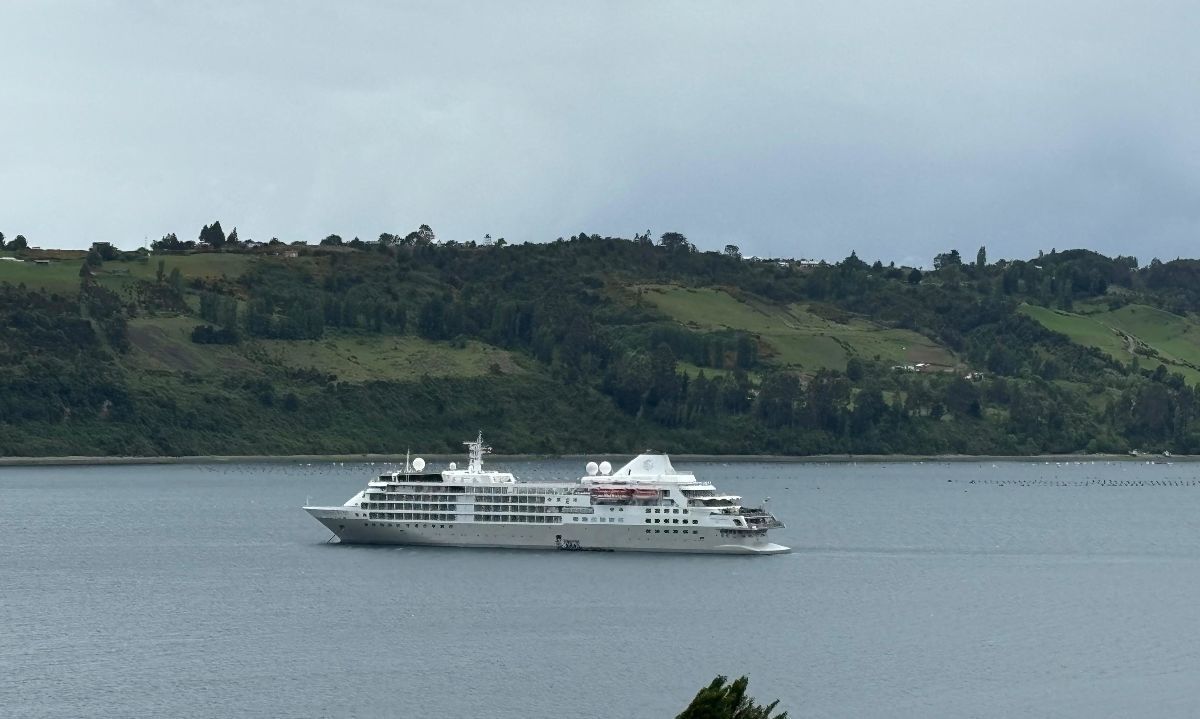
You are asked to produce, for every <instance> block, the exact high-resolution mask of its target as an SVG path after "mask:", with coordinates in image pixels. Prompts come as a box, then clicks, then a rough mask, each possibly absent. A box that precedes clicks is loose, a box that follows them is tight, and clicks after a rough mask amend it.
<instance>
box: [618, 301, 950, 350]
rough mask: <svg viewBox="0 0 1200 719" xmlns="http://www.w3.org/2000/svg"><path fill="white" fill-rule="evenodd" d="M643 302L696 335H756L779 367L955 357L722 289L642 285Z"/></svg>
mask: <svg viewBox="0 0 1200 719" xmlns="http://www.w3.org/2000/svg"><path fill="white" fill-rule="evenodd" d="M638 289H639V290H641V297H642V299H643V300H645V301H648V302H650V303H651V304H653V305H654V306H655V307H657V308H658V309H660V310H661V311H663V312H664V313H666V314H667V315H669V316H671V317H672V318H673V319H675V320H677V321H679V322H681V323H683V324H684V325H687V326H688V327H691V328H693V329H697V330H721V329H734V330H742V331H744V332H750V333H752V334H755V335H757V336H758V337H759V338H760V339H761V340H762V341H763V342H764V343H765V344H766V345H767V346H768V347H769V348H770V350H771V352H772V353H773V355H772V357H773V359H774V360H775V361H776V362H777V363H779V364H782V365H786V366H793V367H800V368H803V369H807V370H816V369H820V368H826V367H829V368H836V369H843V368H845V366H846V361H847V360H848V359H849V358H850V357H853V356H859V357H864V358H874V357H876V356H878V357H880V358H882V359H884V360H886V361H889V362H894V363H896V364H903V363H915V362H929V363H932V364H941V365H947V366H953V365H955V364H957V360H956V359H955V358H954V356H953V355H952V354H951V353H950V352H949V351H948V350H946V349H945V348H943V347H941V346H939V345H938V344H936V343H935V342H933V341H932V340H930V339H929V338H927V337H923V336H921V335H919V334H917V333H916V332H911V331H908V330H901V329H891V328H886V327H882V326H880V325H877V324H875V323H873V322H870V321H868V320H865V319H863V318H860V317H854V316H845V317H839V318H838V320H833V319H826V318H824V317H822V316H820V315H818V314H817V313H816V312H814V311H813V310H814V308H812V307H810V306H807V305H790V306H787V307H784V306H780V305H774V304H770V303H767V302H763V301H760V300H755V299H747V300H742V299H739V298H737V297H734V296H733V295H731V294H729V293H728V292H726V291H724V290H721V289H714V288H701V289H689V288H683V287H675V286H665V285H646V286H642V287H639V288H638Z"/></svg>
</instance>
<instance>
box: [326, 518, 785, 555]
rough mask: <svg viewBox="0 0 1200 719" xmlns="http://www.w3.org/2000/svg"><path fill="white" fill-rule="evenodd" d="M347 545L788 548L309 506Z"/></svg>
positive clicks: (611, 528)
mask: <svg viewBox="0 0 1200 719" xmlns="http://www.w3.org/2000/svg"><path fill="white" fill-rule="evenodd" d="M304 509H305V511H307V512H308V513H309V514H311V515H312V516H313V517H314V518H315V519H316V520H318V521H319V522H321V524H323V525H325V526H326V527H327V528H328V529H329V531H331V532H333V534H334V535H335V536H337V538H338V540H339V541H341V542H342V543H345V544H382V545H421V546H440V547H492V548H503V549H542V550H559V551H593V552H614V551H619V552H683V553H692V554H782V553H785V552H789V551H791V550H790V549H789V548H788V547H785V546H783V545H780V544H775V543H773V542H769V541H767V540H766V538H765V537H763V536H745V537H742V536H732V535H733V534H734V533H732V532H722V530H720V529H718V528H714V527H699V528H697V527H689V528H688V531H687V532H686V533H684V532H682V531H681V530H679V529H661V528H657V529H656V528H649V529H650V531H646V530H647V529H648V528H647V527H644V526H641V525H636V524H635V525H628V524H618V525H570V524H544V525H537V524H526V523H503V522H494V523H493V522H426V521H421V522H404V521H394V520H384V521H380V520H372V519H368V518H365V517H364V516H362V513H361V512H357V511H355V510H354V509H353V508H349V507H344V506H343V507H305V508H304Z"/></svg>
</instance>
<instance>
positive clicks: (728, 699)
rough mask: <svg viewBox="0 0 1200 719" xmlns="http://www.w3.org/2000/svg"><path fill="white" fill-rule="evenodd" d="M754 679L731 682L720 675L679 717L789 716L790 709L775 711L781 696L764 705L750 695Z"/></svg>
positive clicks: (749, 718)
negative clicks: (777, 712) (749, 691)
mask: <svg viewBox="0 0 1200 719" xmlns="http://www.w3.org/2000/svg"><path fill="white" fill-rule="evenodd" d="M749 683H750V680H749V679H747V678H746V677H744V676H743V677H739V678H738V679H735V680H734V681H733V683H729V679H728V677H724V676H718V677H717V678H716V679H713V680H712V683H710V684H709V685H708V686H706V687H704V688H703V689H701V690H700V691H699V692H697V693H696V698H695V699H692V703H691V704H688V706H687V708H686V709H684V710H683V711H682V712H680V714H679V715H678V716H677V717H675V719H787V712H780V713H779V714H772V712H774V711H775V707H776V706H778V705H779V700H778V699H776V700H775V701H773V702H771V703H770V704H766V705H760V704H758V703H757V702H755V701H754V700H753V699H751V698H750V697H748V696H746V686H747V685H748V684H749Z"/></svg>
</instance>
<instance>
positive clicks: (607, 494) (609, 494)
mask: <svg viewBox="0 0 1200 719" xmlns="http://www.w3.org/2000/svg"><path fill="white" fill-rule="evenodd" d="M633 492H634V490H632V489H629V488H627V487H595V488H593V489H592V496H593V497H597V498H600V499H625V498H626V497H630V496H632V495H633Z"/></svg>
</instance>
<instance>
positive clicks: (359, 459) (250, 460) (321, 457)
mask: <svg viewBox="0 0 1200 719" xmlns="http://www.w3.org/2000/svg"><path fill="white" fill-rule="evenodd" d="M413 456H414V457H415V456H417V455H413ZM420 456H421V457H422V458H424V459H425V460H426V461H428V462H457V461H461V460H462V457H461V455H459V454H422V455H420ZM626 456H629V457H632V456H634V455H632V454H625V453H621V452H609V453H605V452H596V453H594V454H561V455H544V454H494V455H489V461H491V462H529V461H536V460H556V459H561V460H578V461H580V462H586V461H588V460H590V459H601V458H620V457H626ZM671 459H672V460H674V461H676V462H769V463H778V464H849V463H855V462H864V463H873V464H886V463H913V462H1097V461H1100V462H1194V461H1197V460H1200V455H1179V456H1175V455H1172V456H1170V457H1164V456H1162V455H1158V454H1145V455H1138V456H1136V457H1135V456H1131V455H1125V454H1034V455H994V454H943V455H926V454H817V455H804V456H793V455H777V454H672V455H671ZM347 462H349V463H353V464H403V463H404V455H402V454H291V455H192V456H185V457H111V456H101V457H85V456H74V457H0V468H4V467H69V466H120V465H141V464H327V463H328V464H336V463H342V464H344V463H347Z"/></svg>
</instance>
